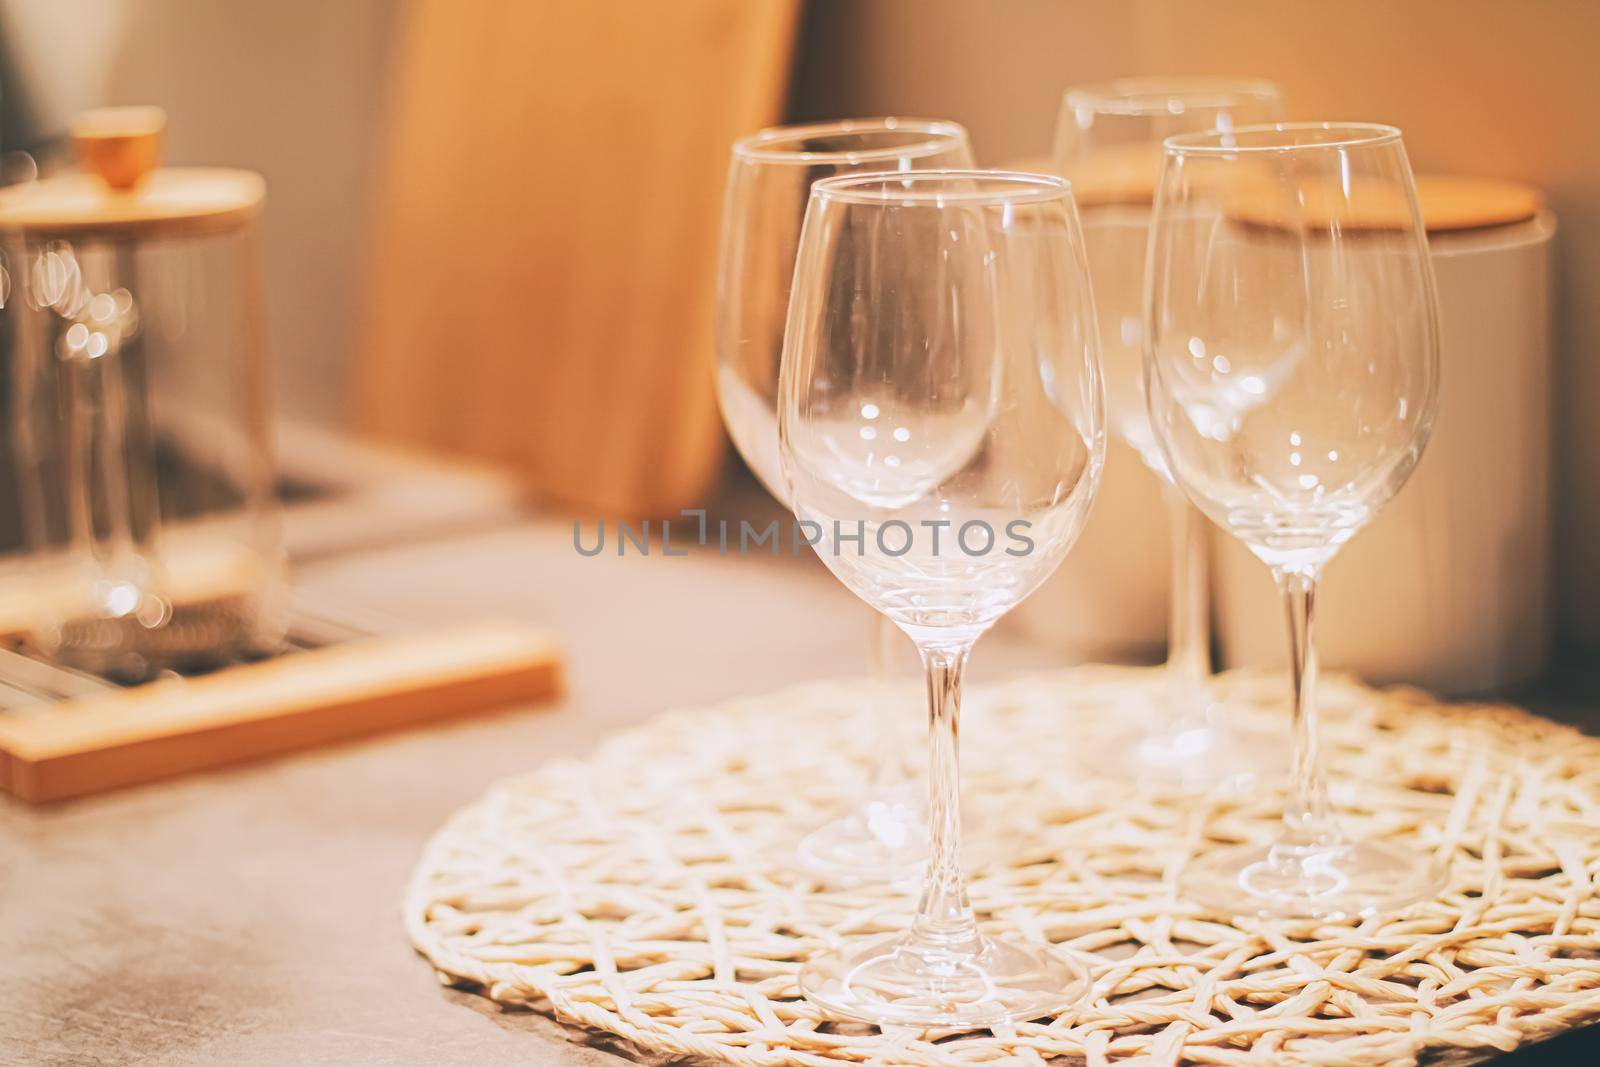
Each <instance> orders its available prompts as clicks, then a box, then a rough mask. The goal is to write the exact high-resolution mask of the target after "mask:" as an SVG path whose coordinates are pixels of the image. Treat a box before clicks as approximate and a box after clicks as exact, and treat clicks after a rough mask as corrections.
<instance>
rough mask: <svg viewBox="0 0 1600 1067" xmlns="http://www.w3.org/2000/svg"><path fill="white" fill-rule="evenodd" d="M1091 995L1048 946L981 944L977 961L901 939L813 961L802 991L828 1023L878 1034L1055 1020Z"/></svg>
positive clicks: (803, 974)
mask: <svg viewBox="0 0 1600 1067" xmlns="http://www.w3.org/2000/svg"><path fill="white" fill-rule="evenodd" d="M1088 990H1089V978H1088V974H1087V973H1086V972H1085V971H1084V969H1083V968H1082V967H1080V966H1078V965H1077V964H1076V963H1074V962H1073V961H1072V960H1070V959H1068V958H1067V957H1066V956H1064V955H1062V954H1061V953H1059V952H1057V951H1056V950H1055V949H1053V948H1051V947H1050V946H1048V945H1040V944H1035V943H1032V942H1027V941H1006V940H994V939H991V938H987V937H985V938H981V939H980V941H979V950H978V951H977V952H976V953H971V954H969V953H949V952H931V951H929V950H927V949H922V948H914V947H912V946H911V945H910V944H909V943H908V942H907V940H906V938H905V936H904V935H901V934H895V935H891V936H889V937H883V938H876V939H874V940H872V941H869V942H867V943H866V944H863V945H860V946H857V947H854V948H851V949H848V950H846V951H843V952H830V953H827V954H826V955H822V956H816V957H813V958H812V959H811V960H810V961H809V962H808V963H807V964H806V965H805V967H804V968H802V969H801V971H800V991H801V992H802V993H803V994H805V998H806V999H807V1000H809V1001H811V1003H813V1004H815V1005H816V1006H817V1007H819V1008H821V1009H822V1010H823V1011H824V1012H826V1013H828V1015H830V1016H833V1017H835V1018H841V1019H854V1020H857V1021H859V1022H868V1023H877V1024H878V1025H880V1026H912V1027H919V1028H924V1029H934V1028H938V1029H951V1030H976V1029H981V1028H983V1027H986V1026H997V1025H1000V1024H1001V1023H1006V1022H1013V1021H1016V1020H1018V1019H1039V1018H1044V1017H1045V1016H1050V1015H1058V1014H1060V1013H1061V1012H1063V1011H1066V1010H1067V1009H1069V1008H1072V1007H1074V1006H1076V1005H1077V1003H1078V1002H1079V1001H1080V1000H1082V999H1083V997H1084V995H1085V994H1086V993H1087V992H1088Z"/></svg>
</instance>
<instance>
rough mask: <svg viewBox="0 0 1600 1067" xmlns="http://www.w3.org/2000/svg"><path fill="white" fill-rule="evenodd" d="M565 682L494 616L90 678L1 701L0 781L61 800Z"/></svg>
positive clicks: (533, 635)
mask: <svg viewBox="0 0 1600 1067" xmlns="http://www.w3.org/2000/svg"><path fill="white" fill-rule="evenodd" d="M39 667H40V669H44V670H48V669H50V668H48V667H45V666H44V665H39ZM562 685H563V670H562V657H561V654H560V651H559V649H558V648H557V647H556V645H555V644H554V643H553V642H552V641H551V640H550V639H549V638H548V637H547V636H546V635H544V634H543V633H541V632H540V631H538V630H533V629H530V628H528V627H525V626H519V625H514V624H484V625H478V626H470V627H456V628H451V629H446V630H434V631H430V632H424V633H416V634H404V635H386V636H374V637H365V638H360V639H357V640H352V641H348V642H345V643H341V644H334V645H329V646H327V647H323V648H316V649H310V650H306V651H295V652H289V653H286V654H285V655H282V656H279V657H276V658H274V659H270V660H264V661H262V662H259V663H250V664H244V665H240V666H234V667H229V668H226V669H224V670H221V671H218V672H216V673H214V674H208V675H204V676H201V677H198V678H171V679H164V680H161V681H157V682H151V683H149V684H146V685H140V686H134V687H132V688H127V689H119V688H94V687H92V686H91V687H88V688H86V689H85V690H84V691H82V692H81V693H80V694H79V695H75V696H72V697H70V698H69V699H66V700H63V701H59V702H55V703H41V704H40V705H38V706H35V707H29V708H21V709H15V710H10V711H6V712H3V713H0V788H3V789H5V790H6V791H7V792H10V793H11V794H12V795H14V796H16V797H19V798H21V799H22V800H26V801H29V802H33V803H38V802H42V801H49V800H61V799H64V798H67V797H75V796H82V795H84V794H88V793H97V792H102V791H104V790H108V789H116V788H120V787H122V786H128V785H135V784H139V783H142V782H150V781H155V780H157V779H160V778H169V777H173V776H175V775H179V774H185V773H188V772H190V771H198V770H204V769H207V768H211V767H219V766H223V765H225V764H230V763H239V762H242V761H244V760H250V759H256V758H259V757H263V756H272V755H277V754H279V753H283V752H291V751H294V750H297V749H302V748H310V747H312V746H315V745H322V744H328V743H330V742H334V741H342V740H345V739H346V738H351V737H358V736H361V735H364V734H373V733H378V732H381V731H384V730H392V729H397V728H400V727H405V726H411V725H414V724H417V723H421V722H426V721H429V720H433V719H441V718H445V717H447V716H452V715H460V714H465V713H468V712H475V711H482V710H486V709H490V708H497V707H503V706H505V705H510V704H517V703H526V702H529V701H534V700H541V699H545V698H549V697H551V696H554V695H556V694H557V693H559V692H560V690H561V688H562Z"/></svg>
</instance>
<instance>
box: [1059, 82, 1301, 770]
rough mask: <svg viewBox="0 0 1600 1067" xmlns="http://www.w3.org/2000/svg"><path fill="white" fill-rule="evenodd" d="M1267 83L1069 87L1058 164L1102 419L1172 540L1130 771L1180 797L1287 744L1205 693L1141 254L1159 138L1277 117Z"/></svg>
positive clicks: (1190, 535) (1192, 580)
mask: <svg viewBox="0 0 1600 1067" xmlns="http://www.w3.org/2000/svg"><path fill="white" fill-rule="evenodd" d="M1282 111H1283V102H1282V99H1281V97H1280V96H1279V93H1278V90H1277V87H1276V86H1274V85H1273V84H1272V83H1271V82H1266V81H1261V80H1259V79H1243V78H1205V77H1181V78H1121V79H1117V80H1115V81H1110V82H1105V83H1103V84H1099V85H1086V86H1079V87H1076V88H1072V89H1068V90H1067V91H1066V94H1065V96H1064V98H1063V100H1062V105H1061V114H1060V120H1059V122H1058V124H1057V130H1056V149H1055V163H1056V169H1057V171H1058V172H1059V173H1061V174H1062V175H1064V176H1065V177H1066V178H1067V179H1068V180H1070V181H1071V182H1072V191H1073V196H1074V197H1075V198H1076V200H1077V202H1078V212H1079V216H1080V218H1081V219H1082V220H1083V239H1084V243H1085V245H1086V247H1087V249H1088V255H1089V269H1090V272H1091V274H1092V275H1093V278H1094V293H1095V308H1096V312H1097V314H1098V317H1099V320H1100V328H1101V352H1102V355H1103V358H1104V361H1105V376H1106V415H1107V418H1108V420H1109V422H1110V427H1111V432H1112V433H1113V434H1115V435H1116V436H1117V437H1119V438H1121V439H1122V440H1123V441H1125V442H1126V443H1127V444H1128V445H1129V446H1131V447H1132V448H1133V449H1134V451H1135V452H1136V453H1137V454H1138V455H1139V458H1140V459H1142V460H1143V461H1144V464H1145V466H1146V467H1148V468H1149V469H1150V470H1151V471H1152V472H1153V473H1154V474H1155V475H1156V477H1158V478H1159V479H1160V480H1161V482H1162V488H1163V490H1164V491H1165V492H1164V495H1165V496H1166V499H1167V504H1168V507H1167V511H1168V516H1169V530H1170V536H1171V539H1172V551H1171V557H1170V558H1171V572H1172V577H1171V586H1172V592H1171V596H1170V600H1169V605H1170V606H1169V609H1168V620H1167V667H1166V679H1165V685H1164V687H1163V688H1164V692H1163V695H1162V698H1161V703H1160V704H1158V708H1159V709H1160V711H1161V712H1162V713H1161V714H1159V715H1157V716H1156V717H1155V718H1154V719H1153V720H1152V719H1148V718H1147V719H1145V720H1144V721H1143V722H1142V723H1138V722H1135V724H1134V725H1132V726H1131V727H1130V728H1131V729H1133V730H1135V731H1137V734H1138V737H1137V741H1136V743H1131V744H1119V745H1115V746H1110V747H1111V748H1112V749H1113V750H1114V751H1117V752H1125V753H1127V758H1128V759H1129V760H1130V761H1131V762H1132V764H1133V766H1132V768H1131V771H1132V773H1134V774H1135V775H1137V776H1139V777H1143V778H1146V779H1157V780H1159V781H1161V782H1163V783H1167V784H1176V785H1179V786H1180V787H1182V788H1185V789H1191V790H1192V789H1204V788H1208V787H1210V786H1214V785H1219V784H1220V785H1242V784H1245V783H1247V782H1249V781H1250V780H1252V779H1254V778H1255V777H1256V776H1257V775H1259V774H1260V773H1261V772H1262V771H1264V770H1267V769H1269V768H1271V767H1272V766H1274V765H1281V764H1282V763H1283V762H1284V760H1283V757H1284V745H1283V743H1282V739H1281V738H1280V737H1276V736H1263V735H1262V734H1260V733H1251V732H1248V731H1245V730H1242V729H1240V728H1239V727H1238V726H1237V725H1235V724H1230V722H1229V721H1228V719H1227V717H1226V716H1225V715H1223V714H1221V711H1222V709H1221V708H1219V707H1218V706H1217V705H1216V704H1215V703H1214V702H1213V700H1212V698H1211V696H1210V694H1209V685H1208V681H1209V678H1210V676H1211V628H1210V597H1209V591H1210V590H1209V582H1208V566H1207V563H1208V561H1207V557H1206V529H1205V525H1206V524H1205V520H1204V519H1203V518H1202V517H1201V515H1200V513H1199V512H1198V511H1196V510H1195V508H1194V507H1193V505H1191V504H1190V503H1189V501H1188V499H1187V498H1185V497H1184V495H1183V494H1182V493H1181V492H1179V491H1178V489H1177V488H1176V487H1175V486H1174V485H1173V484H1172V476H1171V475H1170V474H1169V473H1168V472H1167V467H1166V461H1165V460H1164V459H1163V458H1162V455H1161V449H1160V448H1159V447H1158V446H1157V445H1156V442H1155V439H1154V437H1153V436H1152V434H1151V431H1150V417H1149V414H1148V413H1147V409H1146V405H1145V397H1144V345H1143V341H1142V334H1143V332H1144V331H1143V326H1142V316H1143V311H1144V308H1143V294H1142V287H1143V285H1144V260H1145V247H1146V245H1147V244H1148V243H1149V233H1150V199H1151V195H1152V193H1153V192H1154V190H1155V184H1156V177H1157V175H1158V174H1159V173H1160V170H1161V142H1162V141H1163V140H1164V139H1166V138H1167V137H1170V136H1173V135H1174V134H1180V133H1193V132H1199V131H1203V130H1210V129H1219V128H1220V129H1225V130H1226V129H1232V128H1234V127H1236V126H1241V125H1248V124H1251V123H1263V122H1276V121H1278V120H1279V119H1281V118H1282V117H1283V116H1282Z"/></svg>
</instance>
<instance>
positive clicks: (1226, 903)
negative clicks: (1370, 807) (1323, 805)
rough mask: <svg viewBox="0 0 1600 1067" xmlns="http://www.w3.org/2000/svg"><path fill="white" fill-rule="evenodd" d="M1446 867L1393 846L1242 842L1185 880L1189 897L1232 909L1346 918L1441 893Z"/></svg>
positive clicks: (1200, 861)
mask: <svg viewBox="0 0 1600 1067" xmlns="http://www.w3.org/2000/svg"><path fill="white" fill-rule="evenodd" d="M1444 885H1445V872H1444V871H1443V869H1441V868H1440V867H1439V866H1438V865H1436V864H1434V863H1433V862H1432V861H1431V859H1429V858H1427V857H1425V856H1424V855H1420V854H1418V853H1416V852H1408V851H1405V850H1403V849H1400V848H1396V847H1394V846H1392V845H1384V844H1379V843H1377V842H1372V841H1345V842H1336V843H1334V844H1330V845H1302V846H1292V845H1282V844H1279V845H1238V846H1235V847H1233V848H1224V849H1219V850H1217V851H1215V852H1210V853H1207V854H1206V855H1204V856H1201V857H1199V858H1197V859H1195V860H1194V861H1193V862H1192V863H1190V864H1189V867H1188V869H1187V870H1186V871H1184V874H1183V877H1182V878H1181V879H1180V884H1179V891H1180V892H1181V893H1182V895H1183V896H1185V897H1187V898H1188V899H1189V900H1192V901H1194V902H1195V903H1197V904H1200V905H1202V906H1204V907H1206V908H1209V909H1211V910H1213V911H1216V912H1218V913H1220V914H1226V915H1255V916H1259V917H1261V918H1280V919H1345V918H1354V917H1363V916H1368V915H1374V914H1378V913H1380V912H1389V911H1395V910H1398V909H1400V908H1403V907H1405V906H1406V905H1408V904H1415V903H1416V902H1417V901H1419V900H1426V899H1428V898H1429V897H1432V896H1435V895H1437V894H1438V893H1439V891H1440V890H1442V889H1443V888H1444Z"/></svg>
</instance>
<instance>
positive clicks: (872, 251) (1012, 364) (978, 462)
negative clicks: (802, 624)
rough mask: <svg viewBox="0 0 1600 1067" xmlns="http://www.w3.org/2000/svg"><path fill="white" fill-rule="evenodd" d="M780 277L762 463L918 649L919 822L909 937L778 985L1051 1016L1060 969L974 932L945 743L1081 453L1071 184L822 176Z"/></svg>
mask: <svg viewBox="0 0 1600 1067" xmlns="http://www.w3.org/2000/svg"><path fill="white" fill-rule="evenodd" d="M794 277H795V280H794V295H793V299H792V301H791V306H790V309H789V324H788V332H787V337H786V341H785V346H784V356H783V370H782V376H781V382H780V386H779V408H778V425H779V441H780V454H781V458H782V461H783V468H784V471H785V474H786V476H787V478H788V482H789V487H790V495H791V499H792V500H793V502H794V509H795V515H796V517H797V519H798V520H799V522H800V523H801V524H802V528H805V529H807V530H808V531H811V532H814V535H815V537H816V544H815V545H814V546H813V547H814V548H815V549H816V551H817V553H818V554H819V555H820V556H821V557H822V559H823V562H824V563H826V564H827V566H828V568H829V569H830V570H831V571H833V573H834V575H835V576H837V577H838V578H839V580H840V581H842V582H843V583H844V584H845V585H846V586H847V587H848V588H849V589H850V590H851V592H853V593H855V594H856V595H857V596H859V597H860V598H861V599H862V600H864V601H866V602H867V603H868V604H869V605H871V606H872V607H874V608H876V609H877V610H878V611H880V612H882V613H883V614H884V615H885V616H886V617H888V618H889V619H891V620H892V621H893V622H894V624H895V625H897V626H898V627H899V628H900V629H902V630H904V631H905V632H906V633H907V634H908V635H909V636H910V637H911V639H912V641H913V642H915V644H916V646H917V649H918V651H919V652H920V653H921V655H922V661H923V664H924V667H925V669H926V672H927V683H928V717H929V806H928V811H929V822H930V827H931V833H932V847H931V855H930V857H929V861H928V867H927V871H926V874H925V887H924V889H923V893H922V898H921V902H920V904H919V905H918V909H917V917H916V920H915V922H914V923H913V925H912V927H911V929H910V930H909V931H908V932H906V933H905V934H900V935H893V936H890V937H887V938H874V939H872V940H869V941H867V942H866V943H864V944H848V945H846V946H844V947H843V948H842V949H840V950H837V951H833V952H828V953H825V954H821V955H818V956H815V957H813V958H812V959H811V960H810V961H809V962H808V963H807V964H806V966H805V967H804V968H803V969H802V971H801V974H800V987H801V989H802V991H803V992H804V993H805V995H806V996H807V997H808V998H810V999H811V1000H812V1001H813V1002H815V1003H817V1004H818V1005H820V1006H821V1007H822V1008H823V1009H824V1010H826V1011H828V1012H829V1013H831V1014H833V1015H836V1016H843V1017H846V1018H853V1019H861V1020H866V1021H870V1022H875V1023H879V1024H902V1025H909V1026H922V1027H953V1028H971V1027H982V1026H990V1025H994V1024H996V1023H1000V1022H1003V1021H1005V1020H1007V1019H1019V1018H1035V1017H1038V1016H1041V1015H1045V1014H1049V1013H1051V1012H1055V1011H1059V1010H1061V1009H1062V1008H1064V1007H1066V1006H1067V1005H1069V1004H1071V1003H1073V1002H1075V1000H1076V999H1077V998H1078V997H1079V996H1080V995H1081V994H1082V992H1083V990H1084V988H1085V982H1084V977H1083V972H1082V970H1081V969H1080V968H1078V967H1077V966H1076V965H1075V964H1074V963H1073V962H1072V961H1070V960H1069V959H1067V958H1066V957H1065V956H1063V955H1061V954H1059V953H1057V952H1056V951H1055V950H1054V949H1053V948H1051V947H1050V946H1049V945H1047V944H1042V943H1037V942H1032V941H1023V940H1013V939H1010V938H995V937H989V936H985V935H984V934H982V933H981V932H980V931H979V928H978V924H977V920H976V916H975V914H974V911H973V908H972V905H971V904H970V903H969V901H968V898H967V892H966V888H965V883H964V881H963V877H962V868H961V853H960V849H961V841H960V837H961V813H960V793H959V782H958V779H957V752H956V738H957V733H958V730H957V724H958V719H959V715H960V707H961V679H962V674H963V671H964V670H965V667H966V664H967V657H968V653H969V651H970V650H971V648H972V645H973V643H974V642H975V641H976V640H977V639H978V637H979V636H980V635H981V634H982V633H983V632H984V631H985V630H987V629H988V628H989V627H990V626H991V625H993V624H994V622H995V621H996V620H997V619H999V618H1000V617H1001V616H1002V615H1004V614H1005V613H1006V612H1007V611H1009V610H1010V609H1011V608H1012V607H1014V606H1015V605H1016V604H1017V603H1018V602H1019V601H1021V600H1022V598H1023V597H1025V596H1027V595H1028V594H1029V593H1030V592H1032V591H1033V590H1034V589H1035V588H1037V587H1038V585H1039V584H1040V583H1041V582H1043V581H1044V580H1045V579H1046V578H1047V577H1048V576H1049V575H1050V573H1051V572H1052V571H1054V570H1055V568H1056V566H1057V565H1058V564H1059V563H1060V562H1061V560H1062V559H1063V557H1065V555H1066V553H1067V550H1068V548H1069V547H1070V546H1071V545H1072V542H1073V541H1074V540H1075V539H1076V537H1077V535H1078V531H1079V530H1080V529H1081V528H1082V525H1083V522H1084V519H1085V517H1086V516H1087V514H1088V510H1089V503H1090V501H1091V499H1092V498H1093V496H1094V493H1095V489H1096V487H1097V485H1098V482H1099V474H1100V467H1101V464H1102V462H1103V458H1104V455H1105V433H1104V404H1103V399H1102V396H1101V385H1100V378H1099V354H1098V347H1099V339H1098V335H1097V332H1096V330H1095V323H1094V304H1093V297H1092V295H1091V294H1090V290H1089V280H1088V267H1087V264H1086V262H1085V261H1084V257H1083V242H1082V235H1081V234H1080V232H1079V230H1078V222H1077V216H1076V213H1075V211H1074V208H1073V204H1072V196H1071V192H1070V190H1069V187H1068V185H1067V183H1066V182H1064V181H1063V180H1062V179H1060V178H1057V177H1051V176H1045V175H1036V174H1013V173H1005V172H999V171H973V170H950V171H912V172H907V173H902V174H865V175H858V176H844V177H838V178H829V179H825V180H823V181H820V182H818V183H817V184H816V185H814V186H813V187H812V191H811V204H810V207H809V209H808V210H807V214H806V222H805V229H804V234H803V236H802V238H801V243H800V252H799V255H798V257H797V258H796V261H795V275H794ZM819 743H820V739H819Z"/></svg>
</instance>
